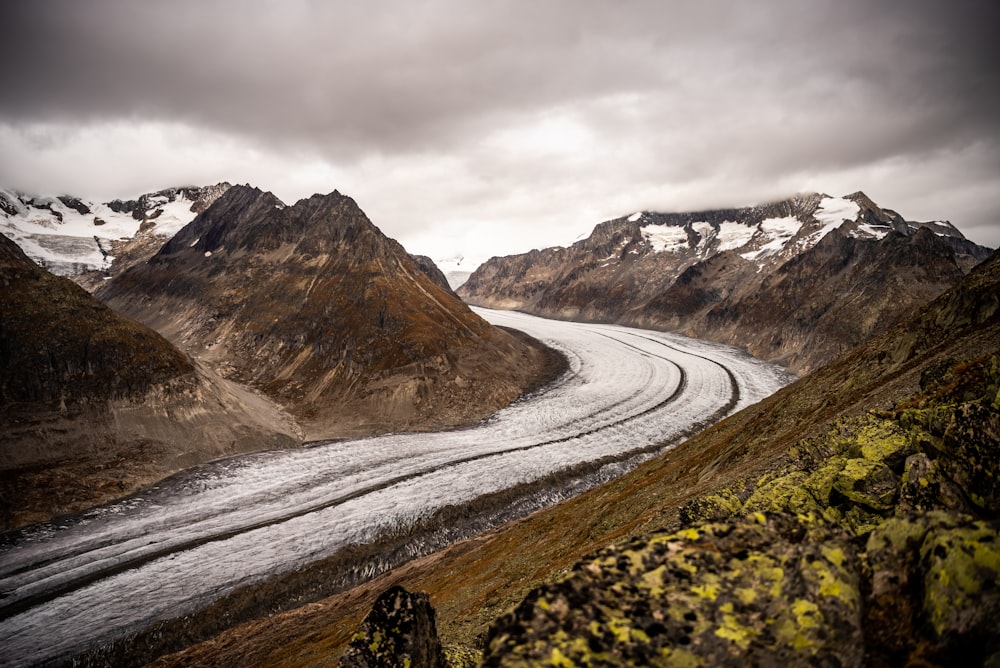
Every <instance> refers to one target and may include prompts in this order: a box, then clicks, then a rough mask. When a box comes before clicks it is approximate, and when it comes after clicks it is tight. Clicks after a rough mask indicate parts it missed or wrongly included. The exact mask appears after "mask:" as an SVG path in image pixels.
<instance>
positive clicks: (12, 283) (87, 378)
mask: <svg viewBox="0 0 1000 668" xmlns="http://www.w3.org/2000/svg"><path fill="white" fill-rule="evenodd" d="M0 315H2V317H0V475H2V477H3V480H4V485H3V491H2V498H3V503H2V504H0V507H2V508H3V511H2V514H0V526H2V527H3V528H11V527H13V526H18V525H22V524H27V523H30V522H33V521H39V520H43V519H47V518H49V517H51V516H53V515H55V514H59V513H64V512H70V511H78V510H81V509H83V508H87V507H90V506H93V505H95V504H97V503H100V502H103V501H106V500H109V499H112V498H117V497H120V496H123V495H125V494H128V493H130V492H132V491H135V490H136V489H138V488H139V487H141V486H143V485H145V484H149V483H151V482H153V481H155V480H158V479H160V478H163V477H164V476H166V475H168V474H170V473H173V472H175V471H177V470H179V469H181V468H184V467H187V466H192V465H194V464H197V463H200V462H204V461H208V460H209V459H214V458H217V457H221V456H224V455H229V454H235V453H238V452H251V451H254V450H261V449H265V448H273V447H287V446H290V445H297V444H298V443H299V442H300V439H299V437H298V435H297V434H296V433H295V431H294V428H293V426H292V425H291V421H290V420H289V419H288V418H287V416H284V415H282V414H281V412H280V411H279V410H278V409H277V408H276V407H274V406H272V405H270V404H269V402H266V401H265V400H263V399H262V398H261V397H258V396H254V395H253V394H252V393H250V392H248V391H246V390H245V389H243V388H239V387H237V386H235V385H234V384H232V383H230V382H228V381H224V380H222V379H221V378H218V377H217V376H215V375H214V374H213V373H211V372H209V371H208V370H206V369H204V368H203V367H202V366H201V365H199V364H197V363H196V362H193V361H192V360H191V359H189V358H188V357H187V356H186V355H184V354H183V353H181V352H180V351H179V350H177V348H175V347H174V346H173V345H171V344H170V343H169V342H168V341H167V340H166V339H164V338H163V337H162V336H160V335H159V334H157V333H156V332H154V331H153V330H151V329H149V328H148V327H146V326H144V325H140V324H139V323H137V322H134V321H132V320H130V319H129V318H126V317H124V316H122V315H119V314H117V313H115V312H114V311H112V310H111V309H110V308H108V307H107V306H105V305H104V304H102V303H100V302H99V301H97V300H96V299H94V298H93V297H92V296H90V295H89V294H88V293H87V292H85V291H84V290H83V289H82V288H80V287H79V286H78V285H76V284H74V283H73V282H71V281H70V280H68V279H66V278H63V277H59V276H54V275H53V274H51V273H49V272H48V271H46V270H44V269H42V268H41V267H39V266H38V265H36V264H35V263H34V262H33V261H32V260H31V259H29V258H28V257H27V256H26V255H25V254H24V253H23V252H22V251H21V249H20V248H19V247H18V246H17V245H16V244H15V243H14V242H13V241H11V240H10V239H8V238H7V237H6V236H3V235H0Z"/></svg>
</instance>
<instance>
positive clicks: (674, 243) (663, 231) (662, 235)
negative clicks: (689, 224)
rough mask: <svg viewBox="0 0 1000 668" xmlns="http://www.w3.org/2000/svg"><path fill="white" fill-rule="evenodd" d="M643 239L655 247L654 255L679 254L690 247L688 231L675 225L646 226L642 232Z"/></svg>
mask: <svg viewBox="0 0 1000 668" xmlns="http://www.w3.org/2000/svg"><path fill="white" fill-rule="evenodd" d="M640 231H641V232H642V238H643V239H645V240H646V241H647V242H648V243H649V245H650V246H652V247H653V252H654V253H663V252H677V251H681V250H683V249H686V248H687V247H688V235H687V230H685V229H684V228H683V227H674V226H673V225H653V224H650V225H645V226H643V227H642V228H641V230H640Z"/></svg>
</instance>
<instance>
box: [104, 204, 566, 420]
mask: <svg viewBox="0 0 1000 668" xmlns="http://www.w3.org/2000/svg"><path fill="white" fill-rule="evenodd" d="M97 296H98V297H99V298H101V299H102V300H104V301H105V302H107V303H108V304H110V305H111V306H113V307H114V308H116V309H119V310H121V311H122V312H124V313H126V314H128V315H130V316H132V317H134V318H136V319H137V320H140V321H141V322H144V323H146V324H148V325H150V326H151V327H153V328H154V329H156V330H158V331H159V332H161V333H162V334H164V335H165V336H166V337H167V338H168V339H170V340H172V341H173V342H175V343H176V344H177V345H178V346H179V347H181V348H182V349H183V350H185V351H187V352H189V353H190V354H192V355H193V356H195V357H196V358H198V359H202V360H205V361H206V362H208V363H209V364H212V365H213V366H214V367H215V368H217V369H219V370H220V371H221V372H222V373H223V374H224V375H225V376H227V377H229V378H232V379H234V380H238V381H239V382H242V383H246V384H249V385H251V386H253V387H255V388H258V389H260V390H261V391H263V392H264V393H266V394H267V395H268V396H270V397H273V398H275V399H276V400H278V401H279V402H280V403H281V404H283V405H284V406H286V407H287V408H288V409H289V410H290V411H291V412H292V413H293V414H295V415H296V417H297V418H298V419H299V420H300V422H301V423H302V424H303V425H305V427H306V429H307V432H308V436H309V437H311V438H324V437H334V436H345V435H357V434H364V433H372V432H376V431H386V430H394V429H414V428H429V427H447V426H452V425H456V424H461V423H465V422H469V421H474V420H476V419H479V418H482V417H485V416H486V415H489V414H490V413H492V412H493V411H495V410H496V409H498V408H500V407H501V406H503V405H505V404H507V403H509V402H510V401H512V400H513V399H515V398H516V397H517V396H518V395H519V394H520V393H521V391H522V390H523V389H524V388H526V387H528V386H530V385H531V384H532V383H534V382H537V381H538V379H539V378H540V376H541V374H540V372H539V369H540V368H542V367H543V366H544V362H545V360H546V359H547V355H548V353H547V352H545V351H543V350H542V348H541V347H540V346H538V345H533V344H530V343H526V342H525V341H523V340H522V339H520V338H518V337H516V336H514V335H512V334H510V333H507V332H505V331H502V330H500V329H497V328H495V327H492V326H490V325H489V324H487V323H486V322H485V321H483V320H482V319H481V318H479V317H478V316H476V315H475V314H474V313H472V312H471V311H470V310H469V309H468V307H466V306H465V305H464V304H463V303H462V302H461V301H460V300H459V299H458V298H457V297H456V296H455V295H454V294H453V293H451V291H450V290H447V289H446V288H443V287H442V286H440V285H438V284H437V283H435V282H434V281H433V280H431V279H430V278H429V277H428V276H427V275H426V274H425V273H424V272H423V271H422V270H421V269H420V268H419V267H418V265H417V264H416V263H415V262H414V260H413V259H412V258H411V257H410V256H409V255H408V254H407V253H406V252H405V251H404V250H403V248H402V247H401V246H400V245H399V244H398V243H397V242H395V241H393V240H391V239H389V238H387V237H386V236H385V235H383V234H382V233H381V232H380V231H379V230H378V228H376V227H375V226H374V225H373V224H372V223H371V222H370V221H369V220H368V218H367V217H366V216H365V214H364V212H362V211H361V209H360V208H359V207H358V205H357V204H356V203H355V202H354V200H352V199H351V198H349V197H346V196H344V195H341V194H340V193H337V192H333V193H331V194H329V195H325V196H322V195H314V196H313V197H310V198H309V199H304V200H300V201H299V202H297V203H296V204H294V205H292V206H286V205H285V204H284V203H282V202H281V201H280V200H278V199H277V198H276V197H275V196H274V195H272V194H271V193H268V192H262V191H260V190H258V189H256V188H251V187H248V186H235V187H233V188H231V189H230V190H228V191H227V192H226V193H225V194H224V195H223V196H222V197H220V198H219V199H218V200H217V201H216V202H215V203H214V204H213V205H212V206H211V207H209V208H208V209H207V210H205V211H204V212H203V213H202V214H200V215H199V216H198V217H197V218H196V219H195V220H194V221H192V222H191V223H190V224H189V225H188V226H186V227H185V228H184V229H182V230H180V231H179V232H178V233H177V234H176V235H175V236H174V237H173V238H172V239H171V240H170V241H169V242H168V243H167V244H166V245H164V246H163V248H162V249H161V250H160V251H159V252H158V253H157V254H156V255H155V256H153V257H152V258H151V259H150V260H149V261H148V262H147V263H145V264H142V265H138V266H135V267H133V268H132V269H130V270H128V271H126V272H124V273H123V274H121V275H120V276H118V277H117V278H115V279H113V280H111V281H108V282H107V284H106V285H105V286H103V287H102V288H101V289H100V290H99V291H98V292H97Z"/></svg>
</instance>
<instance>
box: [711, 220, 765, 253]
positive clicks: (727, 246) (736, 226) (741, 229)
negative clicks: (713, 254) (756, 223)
mask: <svg viewBox="0 0 1000 668" xmlns="http://www.w3.org/2000/svg"><path fill="white" fill-rule="evenodd" d="M756 232H757V228H755V227H751V226H750V225H744V224H743V223H734V222H732V221H730V220H725V221H723V222H722V223H721V224H720V225H719V233H718V235H717V236H716V238H717V239H718V240H719V247H718V251H719V252H720V253H721V252H722V251H727V250H734V249H736V248H742V247H743V246H746V245H747V244H748V243H750V239H752V238H753V235H754V234H756Z"/></svg>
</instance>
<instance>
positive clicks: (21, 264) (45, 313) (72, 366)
mask: <svg viewBox="0 0 1000 668" xmlns="http://www.w3.org/2000/svg"><path fill="white" fill-rule="evenodd" d="M0 275H2V281H3V282H2V286H0V294H2V296H3V299H2V300H0V309H2V310H3V318H2V320H0V402H2V403H3V404H9V403H14V402H60V401H63V402H70V403H75V402H79V401H95V402H99V401H105V400H108V399H128V398H133V397H137V396H142V394H144V393H145V392H146V391H147V390H148V389H149V388H150V387H152V386H153V385H156V384H158V383H163V382H165V381H168V380H170V379H173V378H177V377H178V376H181V375H184V374H187V373H191V372H192V371H193V370H194V368H193V366H192V365H191V362H190V361H189V360H188V359H187V358H186V357H185V356H184V355H183V354H182V353H181V352H180V351H178V350H177V349H176V348H175V347H174V346H172V345H171V344H170V343H169V342H168V341H167V340H166V339H164V338H163V337H162V336H160V335H159V334H157V333H156V332H154V331H152V330H151V329H149V328H148V327H145V326H143V325H140V324H139V323H137V322H134V321H132V320H130V319H129V318H125V317H123V316H120V315H118V314H117V313H115V312H114V311H112V310H111V309H110V308H108V307H107V306H105V305H104V304H101V303H100V302H99V301H97V300H96V299H94V298H93V297H91V296H90V295H89V294H87V293H86V292H85V291H84V290H83V289H82V288H80V287H78V286H77V285H75V284H74V283H72V282H70V281H68V280H65V279H61V278H58V277H56V276H53V275H52V274H50V273H48V272H47V271H45V270H44V269H42V268H40V267H39V266H37V265H36V264H35V263H34V262H32V261H31V260H30V259H28V257H27V256H26V255H25V254H24V253H23V252H22V251H21V249H20V248H18V247H17V245H16V244H14V242H13V241H11V240H10V239H8V238H7V237H5V236H0Z"/></svg>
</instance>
